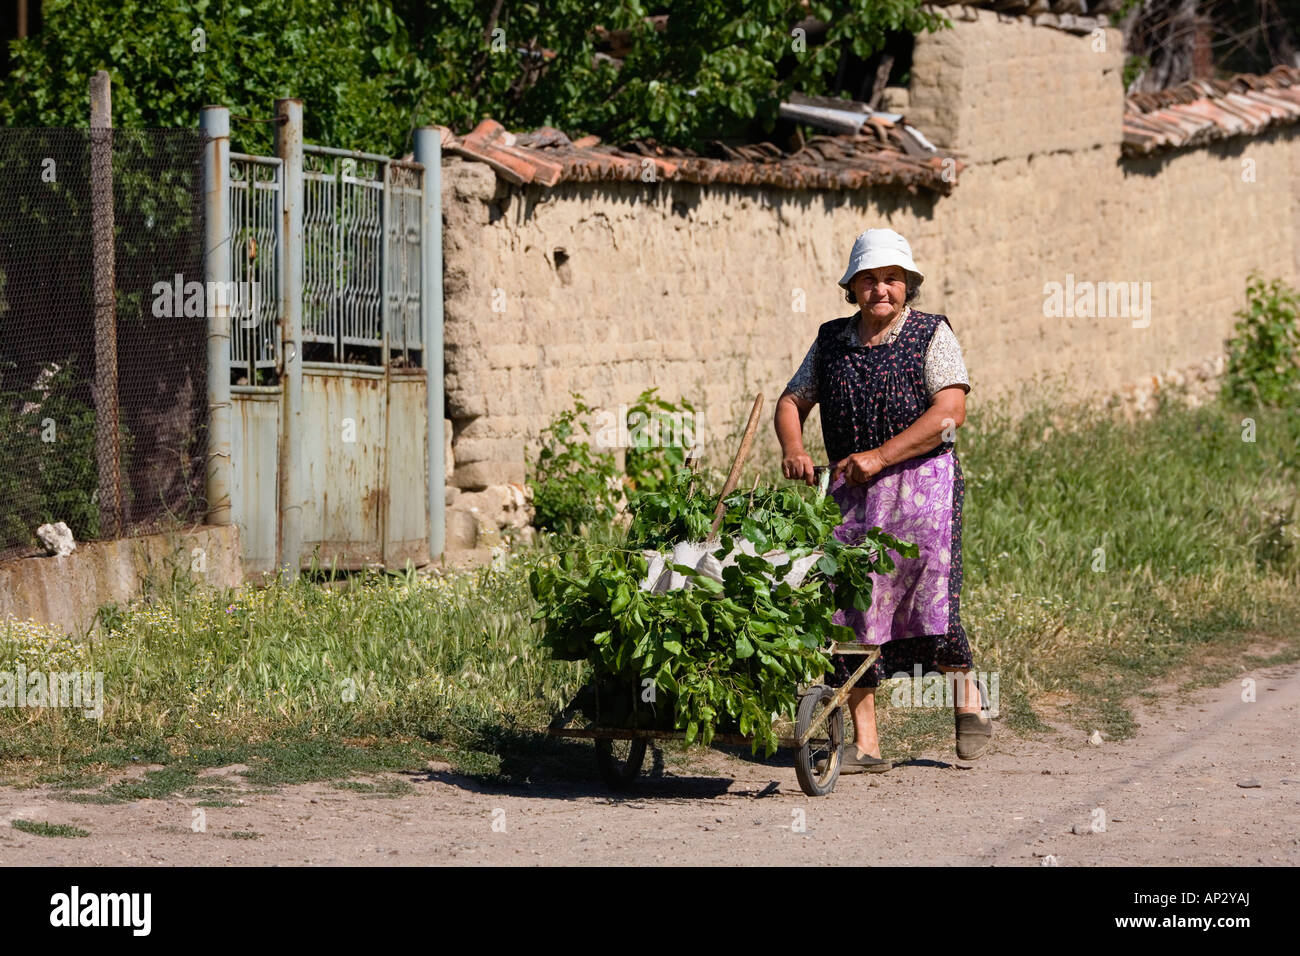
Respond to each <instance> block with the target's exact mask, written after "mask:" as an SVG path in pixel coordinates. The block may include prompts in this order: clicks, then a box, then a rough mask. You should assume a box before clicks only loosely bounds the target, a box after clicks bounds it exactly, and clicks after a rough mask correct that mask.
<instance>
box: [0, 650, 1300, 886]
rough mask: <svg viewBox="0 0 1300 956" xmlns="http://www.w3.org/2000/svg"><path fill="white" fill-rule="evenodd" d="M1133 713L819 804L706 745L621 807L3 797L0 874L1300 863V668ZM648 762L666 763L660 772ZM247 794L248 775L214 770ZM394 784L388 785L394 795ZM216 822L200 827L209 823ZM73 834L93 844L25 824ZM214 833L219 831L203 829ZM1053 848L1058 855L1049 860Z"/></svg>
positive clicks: (409, 795)
mask: <svg viewBox="0 0 1300 956" xmlns="http://www.w3.org/2000/svg"><path fill="white" fill-rule="evenodd" d="M1246 676H1250V677H1253V678H1254V679H1255V681H1256V687H1255V693H1256V699H1255V701H1254V702H1244V701H1243V700H1242V685H1241V681H1240V679H1239V678H1237V679H1234V680H1233V681H1231V682H1229V683H1227V684H1224V685H1222V686H1219V687H1217V688H1207V689H1205V690H1204V691H1201V692H1199V698H1198V700H1197V702H1196V703H1190V704H1189V703H1182V702H1179V699H1178V698H1176V697H1167V698H1162V702H1160V703H1156V704H1154V705H1151V706H1140V707H1138V708H1137V710H1136V714H1137V717H1138V719H1139V721H1140V725H1141V729H1140V731H1139V732H1138V734H1137V736H1136V737H1135V738H1133V739H1131V740H1127V741H1123V742H1120V743H1114V742H1103V743H1102V744H1101V745H1100V746H1094V745H1092V744H1090V743H1088V741H1087V736H1086V730H1085V731H1076V730H1067V731H1063V732H1061V733H1057V734H1044V735H1041V736H1040V737H1039V738H1037V739H1034V740H1026V739H1018V738H1015V737H1013V736H1012V735H1011V734H1010V733H1009V732H1008V731H1006V730H1005V729H1002V730H1000V731H999V736H998V739H997V740H996V742H995V750H994V751H992V752H990V753H989V754H988V755H986V756H985V757H983V758H981V759H980V760H978V761H976V762H974V763H973V764H972V765H961V766H958V765H957V764H956V760H955V756H954V754H953V751H952V749H951V745H949V746H948V748H947V749H946V750H943V751H942V752H940V751H936V752H934V753H931V754H927V755H923V756H922V757H921V758H919V759H917V760H914V761H912V762H910V763H907V764H904V765H901V766H898V767H896V768H895V769H894V770H893V771H891V772H890V773H887V774H879V775H868V776H853V777H844V778H841V780H840V783H839V785H838V786H837V788H836V790H835V792H834V793H833V794H831V795H830V796H829V797H824V798H819V799H813V798H809V797H806V796H804V795H803V793H802V792H801V791H800V790H799V787H798V784H797V783H796V782H795V778H794V771H793V767H792V766H790V765H789V763H788V762H786V763H783V764H780V763H761V762H755V761H750V760H746V759H741V758H739V757H736V756H732V755H729V754H723V753H718V752H716V751H714V752H708V753H706V754H704V755H703V756H701V757H700V758H699V759H696V760H693V761H692V762H691V763H690V765H689V769H688V770H687V771H686V772H683V771H681V770H674V769H672V761H670V762H669V764H670V766H669V769H667V770H666V771H664V773H663V775H662V776H659V777H656V778H643V780H642V785H641V786H639V787H638V789H637V790H636V791H635V793H634V794H633V795H632V796H628V797H621V798H617V799H611V798H610V795H609V792H608V791H607V790H605V789H604V787H603V786H602V785H601V784H600V783H599V782H598V781H594V780H593V781H592V782H590V783H578V782H556V781H553V780H544V779H543V780H539V781H535V782H533V783H530V784H524V785H520V786H512V787H501V788H494V787H485V786H483V785H482V784H480V783H477V782H475V781H473V780H469V779H467V778H465V777H461V776H458V775H456V774H454V773H452V772H450V770H449V769H448V768H446V767H442V766H438V765H432V766H431V767H430V768H429V769H428V770H427V771H425V772H421V773H412V774H409V775H404V776H403V775H394V776H393V778H392V779H393V780H394V781H395V782H396V781H400V780H402V779H405V780H407V781H409V783H410V785H411V788H407V787H406V786H404V785H402V784H400V783H397V789H399V790H401V791H404V792H400V793H397V794H395V795H389V796H385V795H383V794H368V793H360V792H352V791H341V790H339V789H337V788H336V787H335V786H333V785H331V784H328V783H326V784H310V785H299V786H291V787H286V788H283V789H282V790H279V791H275V792H244V793H242V794H239V795H236V796H237V797H238V799H240V800H242V805H237V806H232V807H211V808H207V809H204V808H201V807H199V806H198V798H185V799H172V800H141V801H137V802H135V803H129V804H120V805H115V806H98V805H84V804H70V803H66V802H62V801H59V800H56V799H53V797H52V795H51V792H50V791H47V790H15V789H11V788H4V789H0V866H4V865H23V864H28V865H30V864H38V865H39V864H50V863H78V864H114V865H123V864H126V865H133V864H134V865H160V864H161V865H167V864H199V865H207V864H229V863H235V864H254V865H256V864H282V865H283V864H287V865H301V864H314V865H329V864H363V865H364V864H369V865H392V864H398V865H424V864H448V863H452V864H476V863H480V864H481V863H488V864H524V865H529V864H539V863H540V864H587V863H596V864H675V863H694V864H784V863H796V864H798V863H809V864H825V863H840V864H850V865H863V864H874V865H879V864H912V863H916V864H996V865H1020V866H1039V865H1044V863H1045V862H1046V864H1047V865H1051V864H1052V863H1056V864H1057V865H1060V866H1088V865H1096V864H1102V865H1106V864H1139V865H1141V864H1175V865H1205V864H1218V865H1254V866H1257V865H1260V864H1264V865H1291V866H1294V865H1296V864H1298V863H1300V766H1297V758H1298V756H1300V755H1298V753H1297V751H1298V750H1300V739H1298V734H1297V731H1298V730H1300V666H1298V665H1295V664H1289V665H1285V666H1282V667H1277V668H1273V669H1272V670H1266V671H1260V672H1258V673H1254V674H1250V675H1246ZM647 762H648V761H647ZM208 775H209V777H210V779H212V780H213V781H215V782H219V781H222V780H226V781H230V782H232V783H235V784H238V783H239V776H238V768H224V769H223V770H219V771H209V772H208ZM383 779H384V778H375V779H374V780H373V781H372V782H376V783H379V784H381V785H382V783H383ZM199 810H201V811H202V816H201V817H200V816H198V815H196V811H199ZM17 818H25V819H28V820H33V821H48V822H51V823H65V824H72V825H74V826H77V827H80V828H82V829H84V830H88V831H90V836H88V837H84V838H56V837H44V836H38V835H35V834H29V833H26V832H22V831H20V830H16V829H13V828H12V827H11V826H10V821H11V820H13V819H17ZM200 820H201V822H202V824H203V825H202V827H201V828H200V829H199V830H198V831H196V829H195V827H196V824H197V823H198V822H199V821H200ZM1049 857H1050V859H1049Z"/></svg>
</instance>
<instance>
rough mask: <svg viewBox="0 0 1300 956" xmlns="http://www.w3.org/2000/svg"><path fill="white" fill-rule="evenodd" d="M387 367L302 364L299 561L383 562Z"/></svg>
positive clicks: (305, 563) (355, 564)
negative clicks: (304, 424)
mask: <svg viewBox="0 0 1300 956" xmlns="http://www.w3.org/2000/svg"><path fill="white" fill-rule="evenodd" d="M387 385H388V381H387V377H386V376H385V374H384V370H383V369H363V368H356V367H340V366H336V365H330V364H327V363H311V364H306V363H304V367H303V415H304V416H305V417H306V419H307V421H309V422H311V427H310V428H308V429H306V430H305V431H304V433H303V436H302V491H303V507H302V540H303V551H304V553H303V555H302V565H303V567H307V566H309V565H310V563H311V560H312V557H313V553H315V555H316V557H317V560H319V561H320V562H321V563H322V564H323V565H333V566H335V567H339V568H348V569H356V568H362V567H367V566H373V565H379V564H382V563H383V557H384V555H383V537H382V534H381V529H382V528H383V527H384V525H383V518H384V506H385V499H386V495H387V491H386V488H385V466H384V457H385V442H386V438H387V428H386V419H387V415H386V407H385V406H386V405H387V391H388V388H387Z"/></svg>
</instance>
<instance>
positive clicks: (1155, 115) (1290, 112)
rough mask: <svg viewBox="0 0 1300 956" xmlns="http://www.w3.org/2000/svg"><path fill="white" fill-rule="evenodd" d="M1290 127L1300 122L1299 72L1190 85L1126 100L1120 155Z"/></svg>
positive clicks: (1279, 70)
mask: <svg viewBox="0 0 1300 956" xmlns="http://www.w3.org/2000/svg"><path fill="white" fill-rule="evenodd" d="M1295 122H1300V69H1297V68H1296V67H1293V66H1285V65H1284V66H1277V67H1274V68H1273V69H1272V70H1270V71H1269V72H1268V73H1264V74H1253V73H1238V74H1237V75H1235V76H1231V77H1227V78H1225V79H1218V80H1193V81H1191V82H1189V83H1183V84H1181V85H1179V86H1175V87H1171V88H1170V89H1167V90H1160V91H1159V92H1156V93H1134V94H1132V95H1130V96H1129V97H1128V98H1127V100H1126V101H1125V113H1124V147H1123V149H1124V153H1125V155H1129V156H1142V155H1146V154H1148V153H1152V152H1155V151H1156V150H1158V149H1176V148H1179V147H1184V146H1199V145H1202V144H1204V143H1209V142H1212V141H1214V140H1219V139H1227V138H1229V137H1232V136H1244V135H1255V134H1257V133H1261V132H1263V131H1265V130H1267V129H1270V128H1272V127H1274V126H1280V125H1283V124H1289V123H1295Z"/></svg>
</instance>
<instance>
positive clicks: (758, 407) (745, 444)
mask: <svg viewBox="0 0 1300 956" xmlns="http://www.w3.org/2000/svg"><path fill="white" fill-rule="evenodd" d="M762 411H763V393H762V392H759V393H758V394H757V395H756V396H754V407H753V408H752V409H751V410H750V412H749V423H748V424H747V425H745V437H744V438H742V439H741V440H740V449H739V450H738V451H737V452H736V458H735V460H734V461H733V462H732V463H731V474H729V475H727V483H726V484H725V485H723V486H722V494H721V495H719V496H718V510H717V511H716V512H715V513H714V515H713V530H712V531H710V532H709V536H710V537H712V536H714V535H716V534H717V533H718V528H720V527H722V515H723V513H724V512H725V511H726V510H727V505H726V500H727V495H729V494H731V493H732V492H733V491H735V490H736V485H737V484H739V483H740V469H741V468H742V467H744V464H745V459H746V458H748V457H749V448H750V446H751V445H753V444H754V433H755V432H757V431H758V416H759V414H760V413H761V412H762Z"/></svg>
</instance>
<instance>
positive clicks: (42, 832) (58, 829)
mask: <svg viewBox="0 0 1300 956" xmlns="http://www.w3.org/2000/svg"><path fill="white" fill-rule="evenodd" d="M13 828H14V829H15V830H21V831H22V832H23V833H31V834H33V835H34V836H43V837H88V836H90V831H89V830H82V829H80V828H78V827H74V826H71V825H69V824H67V823H36V822H35V821H32V820H14V821H13Z"/></svg>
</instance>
